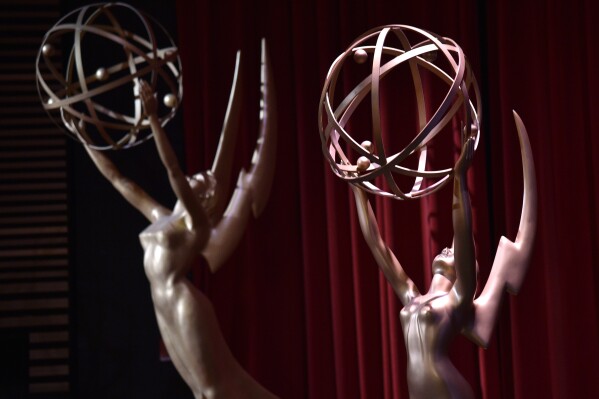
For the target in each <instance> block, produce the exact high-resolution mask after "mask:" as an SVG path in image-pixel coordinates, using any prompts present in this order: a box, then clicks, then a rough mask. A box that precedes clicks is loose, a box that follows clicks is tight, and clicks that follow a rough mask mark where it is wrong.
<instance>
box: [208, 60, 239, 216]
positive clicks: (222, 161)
mask: <svg viewBox="0 0 599 399" xmlns="http://www.w3.org/2000/svg"><path fill="white" fill-rule="evenodd" d="M240 68H241V52H240V51H238V52H237V57H236V60H235V72H234V75H233V84H232V85H231V94H230V95H229V104H228V106H227V112H226V114H225V120H224V122H223V128H222V130H221V133H220V140H219V142H218V148H217V150H216V156H215V157H214V162H213V163H212V174H213V175H214V177H215V178H216V182H217V184H216V188H215V191H216V192H215V197H216V201H215V205H214V212H213V214H212V215H211V219H213V220H220V218H221V216H222V214H223V211H224V210H225V207H226V206H227V198H226V197H225V196H226V195H227V193H228V192H229V187H230V186H231V168H232V167H233V157H234V154H235V141H236V140H237V132H238V131H239V120H240V117H241V103H242V100H243V99H242V97H243V96H242V92H243V85H242V82H241V73H240Z"/></svg>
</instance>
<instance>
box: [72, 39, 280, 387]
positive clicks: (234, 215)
mask: <svg viewBox="0 0 599 399" xmlns="http://www.w3.org/2000/svg"><path fill="white" fill-rule="evenodd" d="M239 68H240V55H239V54H238V56H237V64H236V68H235V77H234V82H233V88H232V90H231V97H230V100H229V106H228V109H227V113H226V117H225V123H224V126H223V130H222V133H221V138H220V143H219V147H218V151H217V155H216V157H215V161H214V165H213V167H212V169H211V170H210V171H206V172H202V173H198V174H196V175H194V176H192V177H186V176H185V175H184V174H183V172H182V170H181V169H180V167H179V162H178V160H177V159H176V156H175V154H174V152H173V150H172V148H171V146H170V143H169V141H168V139H167V137H166V134H165V132H164V130H163V129H162V126H161V121H160V119H159V118H158V116H157V115H156V109H157V108H158V100H157V99H156V95H155V93H154V92H153V90H152V88H151V86H150V85H149V84H148V83H146V82H145V81H143V80H141V81H140V86H141V88H140V98H141V101H142V104H143V109H144V110H145V116H144V117H145V118H147V120H149V122H150V126H151V128H152V131H153V135H154V139H155V141H156V146H157V148H158V152H159V155H160V158H161V160H162V163H163V164H164V166H165V168H166V169H167V172H168V177H169V181H170V184H171V187H172V189H173V191H174V192H175V194H176V196H177V198H178V201H177V203H176V204H175V207H174V209H173V210H170V209H167V208H165V207H163V206H162V205H160V204H159V203H157V202H156V201H155V200H154V199H153V198H151V197H150V196H149V195H148V194H147V193H145V192H144V191H143V190H142V189H141V188H140V187H139V186H138V185H137V184H135V183H134V182H133V181H131V180H128V179H127V178H126V177H124V176H122V175H121V174H120V172H119V170H118V169H117V167H116V166H115V165H114V164H113V163H112V161H110V160H109V159H108V157H107V156H106V155H104V153H103V152H101V151H97V150H94V149H92V148H91V147H90V146H86V150H87V152H88V153H89V155H90V157H91V159H92V160H93V162H94V163H95V164H96V166H97V167H98V169H99V170H100V172H101V173H102V174H103V175H104V176H105V177H106V178H107V179H108V180H109V181H110V182H111V183H112V184H113V186H114V187H115V189H116V190H117V191H119V192H120V193H121V194H122V195H123V197H125V199H126V200H127V201H128V202H129V203H130V204H131V205H133V207H135V208H136V209H137V210H138V211H140V212H141V213H142V214H143V215H144V216H145V217H146V218H147V219H148V220H149V221H150V222H151V224H150V226H148V227H147V228H146V229H145V230H144V231H143V232H142V233H141V234H140V235H139V238H140V241H141V244H142V246H143V249H144V252H145V255H144V267H145V272H146V276H147V277H148V280H149V282H150V288H151V294H152V300H153V303H154V310H155V313H156V318H157V321H158V326H159V328H160V332H161V334H162V338H163V340H164V343H165V345H166V348H167V350H168V353H169V355H170V357H171V359H172V361H173V363H174V365H175V367H176V368H177V371H178V372H179V374H180V375H181V376H182V377H183V379H184V380H185V382H186V383H187V384H188V385H189V387H190V388H191V389H192V391H193V394H194V395H195V397H196V398H197V399H200V398H275V396H274V395H273V394H271V393H269V392H268V391H267V390H266V389H264V388H263V387H261V386H260V385H259V384H258V383H257V382H255V381H254V380H253V379H252V378H251V376H250V375H249V374H248V373H247V372H246V371H245V370H244V369H243V368H242V367H241V366H240V365H239V363H237V361H236V360H235V358H234V357H233V355H232V354H231V351H230V350H229V348H228V346H227V344H226V342H225V340H224V337H223V336H222V334H221V331H220V328H219V325H218V321H217V318H216V315H215V313H214V309H213V307H212V304H211V303H210V301H209V300H208V298H207V297H206V296H205V295H204V294H203V293H202V292H200V291H198V290H197V289H196V288H195V287H194V286H193V285H192V284H191V282H190V281H189V280H188V279H187V273H188V272H189V270H190V267H191V265H192V263H193V262H195V261H197V260H198V258H199V257H200V256H204V258H205V259H206V261H207V262H208V264H209V267H210V270H211V271H213V272H214V271H216V270H218V269H219V268H220V266H222V264H223V262H224V261H225V260H226V259H227V258H228V257H229V256H230V255H231V253H232V251H233V250H234V249H235V247H236V246H237V244H238V243H239V240H240V239H241V237H242V236H243V232H244V230H245V227H246V224H247V222H248V219H249V216H250V214H251V213H253V214H254V216H256V217H257V216H258V215H259V214H260V213H261V212H262V210H263V209H264V206H265V205H266V201H267V199H268V197H269V193H270V186H271V183H272V178H273V173H274V163H275V150H276V130H275V123H276V121H275V114H276V111H275V105H274V104H275V98H274V90H273V80H272V72H271V69H270V61H269V59H268V55H267V52H266V45H265V42H264V41H263V42H262V67H261V75H262V77H261V82H262V102H261V104H262V105H261V109H260V134H259V137H258V140H257V143H256V149H255V153H254V156H253V158H252V165H251V167H250V169H249V170H248V171H244V170H242V171H241V172H240V173H239V176H238V179H237V185H236V188H235V190H234V192H233V195H232V196H231V198H230V199H228V198H227V197H226V194H227V190H226V189H224V187H226V186H227V185H228V183H229V180H230V172H231V167H232V161H233V156H234V152H233V151H234V147H235V137H236V135H237V130H238V129H237V126H238V123H239V117H240V108H241V88H242V85H241V82H240V77H241V75H240V72H239ZM69 123H70V126H69V128H70V129H74V130H75V131H77V133H78V134H79V135H81V136H82V138H83V141H86V139H85V135H86V132H85V131H84V130H81V129H79V128H78V126H77V125H76V124H75V123H74V122H72V121H70V122H69Z"/></svg>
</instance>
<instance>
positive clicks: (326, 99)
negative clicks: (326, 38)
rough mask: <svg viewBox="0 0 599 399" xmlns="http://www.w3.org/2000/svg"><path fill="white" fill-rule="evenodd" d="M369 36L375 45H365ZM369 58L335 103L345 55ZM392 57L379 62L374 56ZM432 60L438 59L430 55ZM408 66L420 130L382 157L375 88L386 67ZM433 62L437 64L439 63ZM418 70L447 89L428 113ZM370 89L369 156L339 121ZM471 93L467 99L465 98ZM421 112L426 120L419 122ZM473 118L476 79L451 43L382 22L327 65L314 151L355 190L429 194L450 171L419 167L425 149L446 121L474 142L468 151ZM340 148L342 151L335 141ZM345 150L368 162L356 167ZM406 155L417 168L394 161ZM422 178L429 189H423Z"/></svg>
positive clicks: (400, 195)
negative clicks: (318, 144)
mask: <svg viewBox="0 0 599 399" xmlns="http://www.w3.org/2000/svg"><path fill="white" fill-rule="evenodd" d="M390 34H394V35H395V36H397V38H398V39H399V41H400V43H401V45H402V47H403V48H401V49H396V48H393V47H389V46H386V45H385V40H386V39H387V37H388V36H389V35H390ZM408 37H411V38H414V37H418V39H419V40H420V41H419V42H416V43H415V44H413V41H414V40H412V41H410V40H409V39H408ZM374 39H376V43H375V45H370V44H368V42H369V41H372V40H374ZM431 53H434V54H437V53H438V54H441V55H443V57H444V61H446V62H445V64H447V65H446V66H443V65H444V64H443V63H441V62H440V60H434V61H433V60H432V58H431V57H428V56H427V55H430V54H431ZM370 54H372V67H371V71H370V74H369V75H368V76H366V77H365V78H364V79H363V80H362V81H361V82H360V83H359V84H358V85H357V86H356V87H355V88H354V89H353V90H352V91H351V92H350V93H349V94H348V95H347V96H345V97H344V98H343V100H342V101H341V102H338V103H336V102H335V98H334V97H335V89H336V87H337V80H338V78H339V76H340V72H341V70H342V67H343V66H344V63H345V62H346V61H347V59H350V58H353V59H354V60H355V61H356V62H357V63H360V64H362V63H365V62H366V61H367V58H368V55H370ZM383 55H385V56H391V57H392V58H391V59H390V60H389V61H387V62H386V63H383V59H382V56H383ZM435 58H440V57H435ZM405 62H407V63H408V66H409V67H410V72H411V76H412V80H413V82H414V93H415V96H416V102H417V107H418V120H419V126H420V132H418V134H417V135H416V137H415V138H414V139H413V140H412V141H411V142H410V143H409V144H408V145H407V146H406V147H405V148H404V149H403V150H402V151H400V152H398V153H396V154H393V155H389V154H387V153H386V152H385V145H384V143H383V138H382V137H383V135H382V124H381V111H380V101H381V100H380V83H381V80H382V79H383V78H384V77H385V76H386V75H387V74H389V73H390V72H391V71H392V70H393V69H394V68H396V67H398V66H399V65H401V64H402V63H405ZM440 65H441V66H440ZM420 68H425V69H427V70H428V71H430V72H432V73H433V75H434V76H436V77H438V78H439V79H440V80H441V81H442V82H443V83H445V84H446V85H447V86H448V88H449V89H448V92H447V95H446V96H445V98H444V99H443V101H442V102H441V104H440V105H439V107H438V108H437V110H436V111H434V112H431V111H432V110H427V104H426V101H425V98H424V93H423V82H422V77H421V72H420ZM369 92H370V103H371V113H372V136H373V140H372V142H373V143H374V146H375V148H376V151H374V152H372V151H371V150H370V149H367V148H365V147H363V146H362V145H360V144H359V143H358V142H357V141H355V140H354V139H353V138H352V137H351V134H350V132H349V131H348V130H346V127H345V126H346V124H347V123H348V122H349V119H350V118H351V116H352V115H353V113H354V112H355V111H356V109H357V107H358V106H359V105H360V103H361V102H362V101H363V100H364V99H365V98H367V97H366V96H367V94H368V93H369ZM471 94H474V99H473V98H471ZM427 114H430V115H432V116H431V117H430V118H427ZM480 117H481V105H480V95H479V90H478V85H477V83H476V79H475V78H474V75H473V73H472V69H471V68H470V65H469V64H468V62H467V60H466V57H465V56H464V52H463V51H462V49H461V48H460V47H459V46H458V45H457V44H456V43H455V42H454V41H453V40H452V39H449V38H446V37H440V36H437V35H435V34H434V33H431V32H427V31H425V30H422V29H418V28H414V27H411V26H406V25H387V26H383V27H379V28H375V29H372V30H370V31H368V32H366V33H364V34H363V35H361V36H360V37H359V38H357V39H356V40H355V41H354V42H353V43H352V44H351V45H350V46H349V47H348V48H347V49H346V50H345V52H343V54H341V55H340V56H339V57H337V59H336V60H335V61H334V62H333V64H332V65H331V68H330V69H329V72H328V74H327V77H326V80H325V83H324V87H323V89H322V95H321V97H320V108H319V114H318V123H319V128H320V138H321V141H322V151H323V154H324V156H325V158H326V159H327V161H328V162H329V164H330V165H331V168H332V169H333V172H334V173H335V174H336V175H337V176H338V177H340V178H342V179H343V180H345V181H347V182H349V183H352V184H355V185H358V186H359V187H361V188H362V189H364V190H366V191H368V192H370V193H374V194H378V195H382V196H385V197H391V198H395V199H401V200H407V199H414V198H420V197H423V196H425V195H429V194H432V193H433V192H435V191H436V190H438V189H439V188H441V187H442V186H443V185H444V184H445V183H447V182H448V181H449V178H450V176H451V172H452V168H451V167H448V168H445V169H439V170H427V169H426V168H427V162H426V156H427V144H428V143H429V142H430V141H431V140H432V139H433V138H434V137H435V136H436V135H437V134H439V132H441V131H442V130H443V128H444V127H445V126H446V125H447V124H448V123H449V122H451V121H452V120H453V119H456V118H458V119H460V121H461V123H462V126H463V127H464V128H463V130H464V134H463V136H464V137H469V136H471V135H474V136H475V137H476V143H475V148H476V147H477V146H478V131H479V120H480ZM344 142H345V144H346V145H347V147H345V146H343V144H344ZM347 148H350V149H351V150H352V151H353V152H354V153H355V154H356V158H359V157H366V158H368V160H369V161H370V165H369V166H368V168H367V170H363V168H362V167H363V165H364V164H365V163H364V162H361V165H362V167H360V168H359V167H358V165H357V162H356V161H355V160H352V157H351V156H350V154H349V153H348V151H347ZM411 155H415V156H418V167H417V169H411V168H408V167H404V166H402V165H401V164H402V163H403V162H404V161H405V160H406V158H408V157H409V156H411ZM394 175H403V176H408V177H413V178H414V184H413V186H412V188H411V190H410V191H409V192H404V191H403V190H402V189H401V188H400V187H399V186H398V184H397V182H396V180H395V176H394ZM379 176H381V177H383V178H384V180H385V182H386V183H387V185H388V186H389V190H390V191H385V190H383V189H381V188H380V187H377V186H376V185H375V183H374V179H375V178H377V177H379ZM425 179H427V180H428V181H429V182H430V184H428V185H424V184H423V182H424V180H425Z"/></svg>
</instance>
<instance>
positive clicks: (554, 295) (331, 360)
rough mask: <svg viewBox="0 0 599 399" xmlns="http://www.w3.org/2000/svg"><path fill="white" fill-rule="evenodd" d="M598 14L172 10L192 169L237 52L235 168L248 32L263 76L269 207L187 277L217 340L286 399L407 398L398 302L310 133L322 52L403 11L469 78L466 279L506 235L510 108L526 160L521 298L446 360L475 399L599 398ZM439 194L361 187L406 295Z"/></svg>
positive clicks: (446, 236)
mask: <svg viewBox="0 0 599 399" xmlns="http://www.w3.org/2000/svg"><path fill="white" fill-rule="evenodd" d="M598 17H599V13H598V10H597V5H596V3H595V2H593V1H591V0H586V1H575V2H569V3H566V2H563V1H559V0H548V1H531V2H521V1H516V0H505V1H490V2H483V1H480V2H476V1H474V0H459V1H453V2H436V1H393V2H383V1H376V2H373V1H363V0H358V1H335V2H323V1H316V0H305V1H302V2H292V1H277V0H272V1H266V0H259V1H252V2H249V1H248V2H244V1H220V2H213V1H197V2H188V1H178V2H177V18H178V29H179V31H178V36H179V39H178V40H179V44H180V47H181V53H182V57H183V63H184V70H185V82H184V85H185V89H184V90H185V96H184V97H185V99H184V105H183V107H184V126H185V135H186V137H185V140H186V141H185V143H186V144H185V149H186V155H187V167H188V171H189V172H190V173H192V172H195V171H198V170H201V169H206V168H208V167H209V166H210V165H211V162H212V156H213V154H214V152H215V149H216V145H217V141H218V136H219V132H220V127H221V124H222V119H223V115H224V111H225V108H226V102H227V98H228V93H229V88H230V84H231V78H232V72H233V65H234V60H235V51H236V50H237V49H241V50H242V63H243V72H242V74H243V79H244V81H245V83H244V84H245V87H244V88H245V92H244V111H243V121H242V124H241V126H242V129H243V130H242V132H241V134H240V136H239V141H238V145H237V147H238V148H237V167H242V166H245V167H247V166H248V165H249V162H250V156H251V152H252V150H253V146H254V142H255V138H256V136H257V127H258V110H259V108H258V102H259V62H260V39H261V38H262V37H265V38H266V40H267V42H268V48H269V51H270V56H271V59H272V64H273V68H274V78H275V84H276V90H277V97H278V102H277V107H278V119H279V122H278V135H279V141H278V153H277V170H276V173H275V181H274V186H273V190H272V195H271V197H270V201H269V204H268V206H267V208H266V210H265V212H264V213H263V214H262V216H261V217H260V218H259V219H258V220H255V221H253V222H252V223H251V224H250V226H249V229H248V231H247V233H246V236H245V238H244V241H243V242H242V244H241V245H240V247H239V249H238V250H237V251H236V253H235V255H234V256H233V257H232V258H231V259H230V261H229V262H228V263H227V264H226V265H225V266H224V267H223V268H222V269H221V270H220V271H219V272H218V273H217V274H215V275H209V273H208V272H204V275H203V276H202V278H201V280H202V284H201V285H202V288H203V289H204V290H205V292H206V293H207V295H208V296H209V297H210V298H211V300H212V301H213V303H214V305H215V307H216V311H217V314H218V317H219V320H220V322H221V326H222V330H223V332H224V334H225V336H226V339H227V341H228V342H229V345H230V347H231V349H232V351H233V352H234V354H235V355H236V356H237V358H238V359H239V361H240V362H241V364H242V365H243V366H244V367H245V368H246V369H247V370H248V371H249V372H250V373H251V374H252V375H253V376H254V377H255V378H256V379H257V380H258V381H260V382H261V383H262V384H263V385H265V386H266V387H268V388H269V389H270V390H272V391H273V392H275V393H276V394H278V395H280V396H281V397H282V398H289V399H292V398H311V399H320V398H322V399H330V398H342V399H351V398H375V399H376V398H387V399H391V398H407V397H408V393H407V387H406V380H405V362H406V353H405V347H404V343H403V338H402V334H401V330H400V326H399V320H398V313H399V310H400V305H399V302H398V300H397V299H396V297H395V296H394V295H393V293H392V291H391V289H390V288H389V286H388V285H387V283H386V282H385V280H384V279H383V278H382V276H381V274H380V273H379V271H378V268H377V266H376V264H375V262H374V259H373V258H372V256H371V254H370V252H369V251H368V249H367V248H366V245H365V243H364V240H363V238H362V236H361V232H360V231H359V226H358V223H357V218H356V213H355V209H354V205H353V200H352V198H351V196H350V193H349V190H348V187H347V185H346V184H344V183H343V182H341V181H338V180H337V179H336V178H335V177H334V176H333V174H332V173H331V171H330V170H329V167H328V166H327V165H325V162H324V159H323V157H322V154H321V149H320V140H319V137H318V127H317V112H318V100H319V97H320V91H321V89H322V84H323V82H324V79H325V75H326V73H327V71H328V68H329V66H330V64H331V63H332V61H333V60H334V59H335V57H336V56H337V55H338V54H339V53H341V52H342V51H343V50H344V49H345V48H346V46H347V45H349V43H350V42H351V41H353V39H354V38H356V37H357V36H358V35H359V34H361V33H362V32H364V31H366V30H368V29H370V28H372V27H375V26H378V25H382V24H387V23H399V24H408V25H413V26H417V27H421V28H424V29H428V30H431V31H433V32H436V33H438V34H440V35H443V36H448V37H451V38H453V39H455V40H456V41H457V42H458V43H459V44H460V45H461V46H462V48H463V49H464V51H465V53H466V55H467V56H468V57H469V59H470V62H471V63H472V65H473V67H474V70H475V73H476V76H477V78H478V81H479V84H480V85H481V88H482V92H483V99H484V115H483V131H482V142H481V147H480V148H479V151H478V152H477V154H476V158H475V162H474V165H473V168H472V172H470V176H469V180H470V190H471V193H472V201H473V206H474V219H475V236H476V244H477V257H478V262H479V264H480V270H481V273H480V274H481V276H480V282H479V289H480V288H481V286H482V284H483V283H484V282H485V280H486V277H487V276H488V273H489V268H490V265H491V263H492V259H493V255H494V252H495V248H496V245H497V242H498V240H499V238H500V236H501V235H507V237H509V238H511V239H513V238H514V237H515V234H516V230H517V226H518V222H519V217H520V205H521V201H522V178H521V163H520V153H519V146H518V140H517V134H516V130H515V126H514V123H513V119H512V113H511V111H512V109H515V110H517V111H518V113H519V114H520V115H521V117H522V118H523V120H524V122H525V124H526V126H527V128H528V132H529V135H530V140H531V143H532V147H533V152H534V157H535V162H536V171H537V177H538V194H539V209H538V212H539V224H538V233H537V240H536V246H535V251H534V256H533V261H532V265H531V267H530V271H529V273H528V275H527V277H526V281H525V283H524V285H523V287H522V291H521V294H520V295H519V296H517V297H515V298H509V299H508V300H506V301H505V302H504V307H503V311H502V314H501V319H500V321H499V323H498V326H497V329H496V331H495V334H494V338H493V340H492V342H491V345H490V348H489V349H488V350H486V351H483V350H479V349H477V348H476V347H475V346H474V345H473V344H471V343H470V342H467V341H466V340H465V339H459V340H458V341H457V342H456V344H455V345H454V348H453V349H452V358H453V360H454V363H455V364H456V366H457V367H458V368H459V369H460V370H461V371H462V373H463V374H464V375H465V376H466V378H467V379H468V380H469V382H470V383H471V385H472V386H473V388H474V390H475V392H476V396H477V397H479V398H489V399H490V398H523V399H528V398H541V397H542V398H575V397H590V396H592V395H593V393H595V394H596V392H597V390H599V387H598V384H597V381H596V379H597V375H599V368H598V365H597V361H596V359H598V358H599V339H598V316H599V313H598V306H597V293H596V290H597V287H598V285H599V277H598V275H599V272H598V271H597V269H596V264H597V261H598V248H599V246H598V244H599V243H598V237H597V225H598V222H599V220H598V213H597V203H598V199H599V198H598V195H599V192H598V190H599V167H598V165H597V163H598V162H599V161H597V159H596V158H595V157H594V156H593V154H596V153H598V152H599V143H598V142H599V138H598V137H599V136H598V135H597V134H598V131H597V129H598V123H599V119H598V117H597V115H596V113H594V112H593V110H597V109H598V105H599V104H598V102H599V81H598V79H599V78H598V77H597V74H596V71H598V70H599V56H598V52H597V46H596V43H595V38H596V37H598V35H599V28H598V25H597V23H596V21H597V18H598ZM340 84H344V85H346V89H349V88H350V86H349V82H345V81H344V82H341V83H340ZM396 87H400V86H396ZM404 88H405V90H406V93H407V95H408V96H412V95H413V94H412V89H411V88H410V87H409V86H404ZM385 95H387V96H388V101H387V102H386V103H385V104H384V110H383V112H384V116H383V117H384V123H385V125H386V126H402V121H398V120H397V115H398V114H399V113H398V112H396V110H397V109H399V108H400V107H401V106H402V104H403V102H402V101H403V100H402V98H401V93H399V94H398V93H397V92H393V90H388V91H387V92H386V93H385ZM368 123H369V122H366V126H367V125H368ZM406 132H407V133H406ZM410 132H414V131H413V130H409V129H406V130H405V131H404V133H405V134H412V133H410ZM405 139H406V138H405V137H404V140H405ZM408 139H411V137H410V138H408ZM448 150H451V151H454V149H453V148H451V146H450V147H449V149H448ZM454 155H455V153H451V154H450V155H449V156H454ZM437 156H439V157H441V156H443V155H442V154H440V153H438V154H437ZM450 191H451V189H450V188H445V190H443V192H441V193H440V194H439V195H434V196H431V197H429V198H427V199H425V200H422V201H416V202H410V203H405V202H396V201H391V200H384V201H383V200H381V199H379V198H376V199H374V198H372V199H371V200H372V202H373V203H374V204H375V206H376V213H377V216H378V219H379V222H380V224H381V230H382V231H383V233H384V236H385V239H386V241H387V243H388V244H389V245H390V246H391V247H392V249H393V250H394V251H395V253H396V255H397V257H398V258H399V260H400V262H402V265H404V267H405V269H406V271H407V272H408V274H409V275H410V276H411V277H412V279H414V280H415V282H416V283H417V284H418V286H419V287H420V289H421V291H422V290H424V289H426V288H428V282H429V281H430V264H431V260H432V258H433V257H434V256H435V255H436V253H437V252H438V251H440V250H441V249H442V248H443V247H445V246H448V245H449V244H450V242H451V236H452V231H451V215H450V213H451V203H450V201H451V199H450V194H451V193H450Z"/></svg>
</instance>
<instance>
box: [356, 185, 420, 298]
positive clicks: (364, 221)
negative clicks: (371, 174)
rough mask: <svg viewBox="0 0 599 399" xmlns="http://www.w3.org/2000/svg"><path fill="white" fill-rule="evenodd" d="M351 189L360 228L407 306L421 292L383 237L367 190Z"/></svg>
mask: <svg viewBox="0 0 599 399" xmlns="http://www.w3.org/2000/svg"><path fill="white" fill-rule="evenodd" d="M351 189H352V191H353V192H354V197H355V199H356V210H357V211H358V220H359V221H360V228H361V229H362V234H363V235H364V239H365V240H366V243H367V244H368V247H369V248H370V251H371V252H372V255H373V256H374V259H375V260H376V263H377V264H378V265H379V268H380V269H381V271H382V272H383V274H384V275H385V278H386V279H387V281H388V282H389V284H391V287H392V288H393V291H395V294H396V295H397V296H398V297H399V300H400V301H401V303H402V304H403V305H404V306H405V305H407V304H408V303H409V302H410V301H411V300H412V299H414V298H415V297H417V296H419V295H420V292H419V291H418V288H417V287H416V285H415V284H414V282H413V281H412V280H411V279H410V277H408V275H407V274H406V272H405V271H404V269H403V267H402V266H401V264H400V263H399V261H398V260H397V258H396V257H395V254H394V253H393V251H391V249H390V248H389V247H388V246H387V244H386V243H385V241H384V240H383V238H382V237H381V233H380V231H379V226H378V223H377V220H376V216H375V215H374V212H373V210H372V206H371V205H370V201H368V196H367V194H366V192H365V191H364V190H362V189H361V188H359V187H357V186H353V185H352V186H351Z"/></svg>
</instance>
